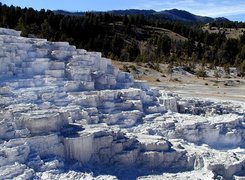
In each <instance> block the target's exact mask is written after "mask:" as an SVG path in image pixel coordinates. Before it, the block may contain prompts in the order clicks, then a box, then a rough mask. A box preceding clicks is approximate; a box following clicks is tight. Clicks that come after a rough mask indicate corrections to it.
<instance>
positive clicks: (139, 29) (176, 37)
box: [0, 4, 245, 75]
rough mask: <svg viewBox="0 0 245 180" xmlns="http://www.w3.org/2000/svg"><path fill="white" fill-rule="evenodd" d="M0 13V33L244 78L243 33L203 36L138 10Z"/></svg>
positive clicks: (4, 8) (191, 27) (6, 10)
mask: <svg viewBox="0 0 245 180" xmlns="http://www.w3.org/2000/svg"><path fill="white" fill-rule="evenodd" d="M0 10H1V14H0V27H8V28H15V29H17V30H21V31H22V36H26V37H28V36H29V37H39V38H47V39H48V40H50V41H68V42H69V43H70V44H72V45H75V46H76V47H77V48H85V49H88V50H91V51H99V52H102V55H103V56H105V57H109V58H111V59H115V60H119V61H131V62H154V63H171V64H175V65H183V64H185V65H188V66H190V68H191V66H193V65H196V64H202V65H203V66H204V65H209V66H212V67H214V66H224V67H226V68H227V67H229V66H236V67H237V68H238V69H239V72H240V73H239V75H244V72H245V60H244V59H245V33H243V34H239V35H238V36H237V37H238V38H227V37H226V35H225V34H224V33H212V32H209V31H205V30H203V25H193V24H188V23H182V22H179V21H170V20H166V19H154V18H153V19H152V18H147V17H145V16H142V15H139V14H140V12H142V10H134V11H132V13H136V15H135V14H134V15H124V16H122V15H114V14H112V13H88V12H87V13H85V14H84V15H82V16H69V15H62V14H55V13H54V12H52V11H49V10H47V11H45V10H41V11H36V10H33V9H21V8H19V7H14V6H11V7H8V6H6V5H2V4H0ZM10 12H11V13H10ZM119 12H120V11H119ZM143 12H144V13H146V12H145V11H144V10H143ZM120 13H121V12H120ZM137 13H138V14H137ZM147 13H148V11H147ZM167 13H168V14H169V13H171V14H174V16H175V17H177V16H182V18H184V19H188V18H189V19H190V18H192V19H193V20H194V19H197V20H198V19H199V20H200V17H196V16H194V15H192V14H190V13H188V12H185V11H179V10H171V11H168V12H167ZM203 21H205V18H204V19H203ZM219 23H220V24H218V23H217V22H216V24H217V25H219V26H220V27H222V26H226V25H227V26H236V27H237V28H239V27H243V25H244V24H243V23H235V22H219ZM211 24H214V23H213V22H212V23H211ZM238 26H239V27H238Z"/></svg>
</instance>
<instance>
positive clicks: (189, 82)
mask: <svg viewBox="0 0 245 180" xmlns="http://www.w3.org/2000/svg"><path fill="white" fill-rule="evenodd" d="M112 63H113V65H114V66H116V67H117V68H119V69H121V70H124V71H127V72H130V73H131V74H132V75H133V76H134V78H135V79H138V80H146V81H147V82H148V83H149V84H150V86H154V87H159V88H160V89H163V90H166V91H170V92H173V93H176V94H179V95H180V96H182V97H202V98H207V99H217V100H224V101H226V100H227V101H242V102H245V79H244V78H241V77H235V76H231V77H229V78H225V77H221V78H215V77H207V78H204V79H203V78H198V77H196V75H194V74H190V73H188V72H185V71H179V70H177V71H176V70H174V72H173V73H172V75H171V74H170V73H168V67H167V65H164V64H161V65H160V67H158V68H157V70H154V68H155V67H149V66H151V65H149V64H143V63H131V62H118V61H112Z"/></svg>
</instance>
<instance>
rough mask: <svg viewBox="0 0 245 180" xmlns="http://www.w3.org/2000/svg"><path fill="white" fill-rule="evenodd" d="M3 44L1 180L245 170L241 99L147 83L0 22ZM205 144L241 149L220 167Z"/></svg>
mask: <svg viewBox="0 0 245 180" xmlns="http://www.w3.org/2000/svg"><path fill="white" fill-rule="evenodd" d="M0 45H1V48H0V179H8V178H9V179H13V178H15V177H16V178H19V179H32V178H36V179H62V178H65V179H86V178H89V179H108V178H109V179H116V177H115V176H114V175H116V176H117V177H118V178H130V179H132V178H133V179H135V178H137V177H139V176H141V175H149V174H152V172H155V171H156V173H157V174H159V172H163V171H165V172H166V171H173V170H175V171H180V172H181V171H185V170H194V171H191V172H193V175H194V174H195V172H197V174H201V173H203V174H205V176H204V177H214V178H215V177H218V176H220V177H224V178H228V179H229V178H232V177H235V176H234V174H237V173H239V172H240V171H242V170H244V162H245V157H244V149H243V148H244V140H245V132H244V129H245V128H244V104H241V105H239V106H236V107H234V106H232V105H231V106H226V105H225V104H217V103H214V102H212V103H211V102H210V103H208V102H199V101H194V100H185V99H181V98H180V97H178V96H175V95H173V94H169V93H166V92H163V91H158V90H157V89H151V88H149V87H148V85H147V84H146V83H145V82H141V81H135V80H134V79H133V77H132V76H131V75H130V74H128V73H125V72H121V71H119V70H118V69H116V68H114V67H113V66H112V65H111V61H110V60H109V59H106V58H103V57H101V54H100V53H96V52H87V51H85V50H81V49H76V48H75V47H74V46H70V45H69V44H68V43H66V42H48V41H46V40H44V39H36V38H23V37H20V32H17V31H14V30H9V29H2V28H0ZM202 104H203V105H205V109H204V110H202V108H201V106H202ZM215 104H216V105H215ZM217 107H219V109H218V108H217ZM214 108H215V110H216V111H214V110H213V109H214ZM218 110H219V111H218ZM221 110H222V113H219V112H221ZM178 112H180V113H182V114H179V113H178ZM200 115H202V116H200ZM173 139H175V140H173ZM176 139H177V140H176ZM191 143H195V144H191ZM203 143H205V144H208V145H209V146H210V147H212V148H216V149H217V148H224V147H226V148H231V147H232V148H236V147H240V148H241V149H240V151H235V150H234V151H232V152H222V157H225V156H230V155H232V157H230V158H228V159H227V158H226V159H227V161H228V162H227V163H225V162H223V161H222V162H221V161H218V160H217V161H211V159H216V157H217V156H218V154H219V153H220V150H212V153H210V152H209V150H210V147H206V146H203V147H202V146H200V145H201V144H203ZM197 145H198V146H197ZM199 146H200V147H202V148H201V149H202V150H199ZM204 147H205V148H204ZM217 159H218V158H217ZM88 170H89V172H91V171H92V172H95V174H94V175H93V174H89V173H87V171H88ZM126 171H127V173H126ZM98 172H101V173H102V174H108V176H107V175H105V176H97V175H96V174H100V173H98ZM94 176H97V177H94ZM161 177H164V174H163V176H161ZM166 177H171V175H166ZM176 177H183V178H184V177H188V173H187V174H186V172H185V173H180V175H178V176H176ZM142 178H145V177H142ZM154 178H155V177H154Z"/></svg>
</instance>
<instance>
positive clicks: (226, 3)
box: [139, 0, 245, 17]
mask: <svg viewBox="0 0 245 180" xmlns="http://www.w3.org/2000/svg"><path fill="white" fill-rule="evenodd" d="M141 2H142V1H141ZM139 8H141V9H155V10H157V11H160V10H165V9H173V8H178V9H184V10H187V11H190V12H192V13H195V14H199V15H204V16H212V17H218V16H230V15H237V14H245V1H244V0H233V1H230V0H223V1H222V0H165V1H162V0H152V1H146V0H143V2H142V4H141V5H139Z"/></svg>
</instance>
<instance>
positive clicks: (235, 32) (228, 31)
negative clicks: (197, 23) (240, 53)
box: [203, 26, 245, 39]
mask: <svg viewBox="0 0 245 180" xmlns="http://www.w3.org/2000/svg"><path fill="white" fill-rule="evenodd" d="M203 30H204V31H208V32H209V33H219V32H220V33H223V32H225V35H226V37H227V38H234V39H238V38H240V36H241V35H242V34H243V32H245V28H237V29H236V28H217V27H212V28H211V29H210V28H209V27H208V26H204V27H203Z"/></svg>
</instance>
